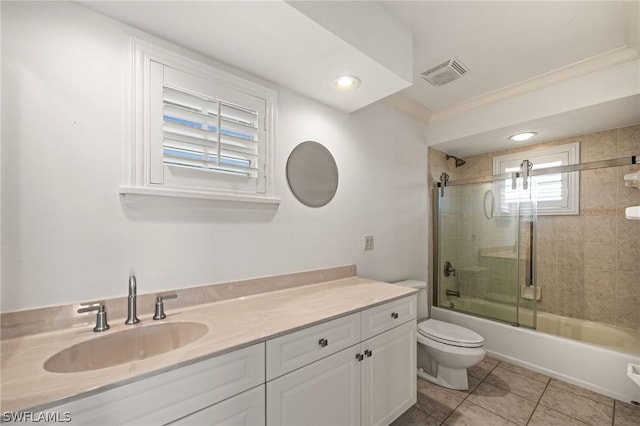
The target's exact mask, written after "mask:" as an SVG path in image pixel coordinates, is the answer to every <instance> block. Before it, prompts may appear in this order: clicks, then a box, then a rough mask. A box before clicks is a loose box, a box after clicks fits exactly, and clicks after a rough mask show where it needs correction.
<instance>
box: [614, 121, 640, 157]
mask: <svg viewBox="0 0 640 426" xmlns="http://www.w3.org/2000/svg"><path fill="white" fill-rule="evenodd" d="M616 130H617V132H618V134H617V137H618V144H617V151H616V157H618V158H620V157H627V156H632V155H640V154H639V153H640V124H636V125H633V126H627V127H621V128H619V129H616Z"/></svg>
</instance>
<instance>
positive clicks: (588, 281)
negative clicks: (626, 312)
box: [584, 269, 616, 324]
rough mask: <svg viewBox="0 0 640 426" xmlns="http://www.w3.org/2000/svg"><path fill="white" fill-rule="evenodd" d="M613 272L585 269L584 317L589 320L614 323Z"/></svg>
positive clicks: (614, 287)
mask: <svg viewBox="0 0 640 426" xmlns="http://www.w3.org/2000/svg"><path fill="white" fill-rule="evenodd" d="M615 289H616V286H615V272H609V271H599V270H592V269H585V274H584V291H585V307H584V309H585V317H586V319H588V320H591V321H598V322H605V323H608V324H614V323H615V315H616V310H615V298H616V296H615V294H616V293H615Z"/></svg>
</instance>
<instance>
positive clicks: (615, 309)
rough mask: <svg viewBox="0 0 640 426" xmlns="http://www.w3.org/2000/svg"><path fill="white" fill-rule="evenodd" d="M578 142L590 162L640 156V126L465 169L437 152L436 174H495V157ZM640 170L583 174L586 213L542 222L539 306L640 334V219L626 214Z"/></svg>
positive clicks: (636, 198)
mask: <svg viewBox="0 0 640 426" xmlns="http://www.w3.org/2000/svg"><path fill="white" fill-rule="evenodd" d="M573 142H580V161H581V162H583V163H585V162H591V161H598V160H607V159H613V158H621V157H630V156H631V155H640V125H634V126H628V127H622V128H618V129H613V130H608V131H604V132H598V133H592V134H587V135H581V136H576V137H572V138H567V139H562V140H556V141H551V142H546V143H541V144H537V145H528V146H524V147H519V148H514V149H511V150H504V151H498V152H493V153H488V154H482V155H477V156H473V157H468V158H465V160H466V162H467V163H466V164H465V165H464V166H462V167H459V168H457V169H455V168H454V166H453V160H450V161H448V162H446V161H445V160H444V153H442V152H439V151H437V150H433V149H431V150H430V151H429V155H430V167H431V172H430V176H432V178H433V179H434V180H435V181H437V179H438V176H439V175H440V173H441V172H442V171H446V172H447V173H449V174H450V176H451V179H452V180H453V179H464V178H470V177H476V176H488V175H492V174H493V157H494V156H495V155H502V154H507V153H512V152H520V151H526V150H535V149H538V148H543V147H548V146H551V145H563V144H567V143H573ZM638 170H640V165H633V166H620V167H612V168H606V169H597V170H590V171H583V172H580V174H581V176H580V215H572V216H542V215H541V216H539V217H538V224H537V240H536V243H537V274H538V275H537V277H538V280H537V282H538V286H539V287H541V288H542V300H541V301H539V303H538V309H540V310H542V311H546V312H551V313H557V314H559V315H565V316H570V317H575V318H581V319H587V320H592V321H598V322H604V323H609V324H615V325H618V326H621V327H630V328H634V329H638V330H640V221H633V220H628V219H626V218H625V217H624V209H625V208H626V207H628V206H633V205H640V189H637V188H630V187H625V186H624V180H623V176H624V175H625V174H627V173H632V172H636V171H638ZM450 230H451V231H452V233H456V232H459V227H458V229H457V230H456V229H455V228H453V227H451V226H450ZM451 238H452V239H453V238H458V237H457V236H454V235H451ZM459 260H462V261H463V259H459ZM481 291H482V290H481V289H474V292H475V293H478V292H481ZM474 295H476V294H474ZM477 295H478V296H481V295H480V294H477Z"/></svg>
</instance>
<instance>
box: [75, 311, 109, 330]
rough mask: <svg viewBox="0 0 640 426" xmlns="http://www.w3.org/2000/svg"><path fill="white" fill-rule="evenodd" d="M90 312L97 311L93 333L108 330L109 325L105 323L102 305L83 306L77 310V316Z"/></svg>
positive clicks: (105, 316) (105, 317)
mask: <svg viewBox="0 0 640 426" xmlns="http://www.w3.org/2000/svg"><path fill="white" fill-rule="evenodd" d="M91 311H98V312H97V314H96V326H95V327H94V328H93V331H96V332H98V331H105V330H108V329H109V324H108V323H107V311H106V310H105V309H104V305H94V306H85V307H84V308H80V309H78V313H79V314H82V313H84V312H91Z"/></svg>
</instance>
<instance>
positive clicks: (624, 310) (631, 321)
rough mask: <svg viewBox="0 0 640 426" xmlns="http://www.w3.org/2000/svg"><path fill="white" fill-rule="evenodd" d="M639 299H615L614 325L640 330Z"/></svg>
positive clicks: (636, 297)
mask: <svg viewBox="0 0 640 426" xmlns="http://www.w3.org/2000/svg"><path fill="white" fill-rule="evenodd" d="M638 306H640V297H638V296H635V297H633V298H625V297H619V296H618V297H616V325H617V326H619V327H629V328H633V329H635V330H639V329H640V309H638Z"/></svg>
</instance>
